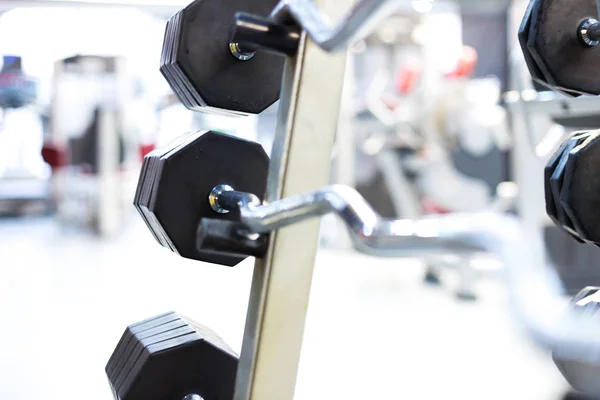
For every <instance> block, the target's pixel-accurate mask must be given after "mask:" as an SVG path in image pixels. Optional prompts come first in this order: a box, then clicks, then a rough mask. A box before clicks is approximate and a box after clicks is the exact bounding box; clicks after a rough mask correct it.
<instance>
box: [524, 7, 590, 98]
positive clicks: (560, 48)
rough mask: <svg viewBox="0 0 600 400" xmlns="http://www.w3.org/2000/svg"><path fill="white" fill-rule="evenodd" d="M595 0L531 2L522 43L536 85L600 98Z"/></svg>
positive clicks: (565, 92) (569, 93) (571, 93)
mask: <svg viewBox="0 0 600 400" xmlns="http://www.w3.org/2000/svg"><path fill="white" fill-rule="evenodd" d="M597 15H598V9H597V5H596V2H595V0H577V1H565V0H531V2H530V4H529V7H528V8H527V11H526V13H525V16H524V18H523V21H522V23H521V27H520V29H519V43H520V44H521V48H522V50H523V54H524V57H525V61H526V63H527V66H528V68H529V71H530V73H531V75H532V77H533V79H534V81H536V82H538V83H541V84H542V85H544V86H546V87H549V88H551V89H553V90H556V91H557V92H561V93H563V94H566V95H570V96H579V95H581V94H593V95H598V94H600V78H598V74H597V72H596V69H595V67H594V65H596V64H597V63H598V62H599V61H600V47H598V46H597V45H598V43H599V42H598V40H600V24H599V23H598V21H596V19H594V18H593V16H597Z"/></svg>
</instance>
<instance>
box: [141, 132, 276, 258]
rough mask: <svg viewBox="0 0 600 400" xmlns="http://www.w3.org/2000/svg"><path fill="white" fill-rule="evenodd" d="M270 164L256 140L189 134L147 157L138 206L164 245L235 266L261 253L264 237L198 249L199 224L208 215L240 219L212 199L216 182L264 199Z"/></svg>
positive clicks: (205, 133) (180, 252)
mask: <svg viewBox="0 0 600 400" xmlns="http://www.w3.org/2000/svg"><path fill="white" fill-rule="evenodd" d="M268 169H269V157H268V156H267V154H266V152H265V151H264V149H263V148H262V146H261V145H260V144H258V143H254V142H251V141H248V140H242V139H239V138H236V137H233V136H230V135H226V134H223V133H218V132H214V131H200V132H193V133H188V134H185V135H182V136H180V137H179V138H177V139H175V140H173V141H172V142H171V143H169V144H167V145H166V146H165V147H163V148H160V149H156V150H154V151H153V152H151V153H150V154H148V155H147V156H146V157H145V158H144V162H143V164H142V170H141V173H140V178H139V181H138V187H137V191H136V194H135V198H134V205H135V207H136V208H137V210H138V212H139V213H140V215H141V216H142V218H143V219H144V221H145V222H146V225H147V226H148V228H150V231H151V232H152V234H153V235H154V237H155V239H156V240H157V241H158V243H160V244H161V245H162V246H164V247H166V248H168V249H170V250H172V251H173V252H175V253H177V254H179V255H181V256H182V257H185V258H190V259H194V260H199V261H206V262H210V263H216V264H222V265H228V266H234V265H236V264H238V263H239V262H241V261H242V260H244V259H245V258H246V257H248V256H251V255H254V256H256V255H262V254H263V253H264V249H265V247H266V245H267V240H266V238H265V237H260V238H249V239H247V240H241V241H235V243H231V246H230V247H229V251H219V252H214V251H211V249H210V248H202V249H199V248H197V246H196V230H197V227H198V224H199V223H200V221H201V220H202V219H203V218H209V217H210V218H217V219H220V220H227V221H235V220H236V216H235V214H234V213H227V214H226V213H221V214H218V213H216V212H215V211H214V210H213V209H212V208H211V206H210V204H209V203H208V197H209V194H210V193H211V191H212V190H213V188H214V187H216V186H218V185H221V184H225V183H227V184H230V185H235V186H236V187H239V188H241V189H240V190H244V191H248V192H252V193H256V195H257V196H259V197H258V200H259V201H262V198H263V196H264V193H265V191H266V185H267V173H268ZM253 239H256V240H253Z"/></svg>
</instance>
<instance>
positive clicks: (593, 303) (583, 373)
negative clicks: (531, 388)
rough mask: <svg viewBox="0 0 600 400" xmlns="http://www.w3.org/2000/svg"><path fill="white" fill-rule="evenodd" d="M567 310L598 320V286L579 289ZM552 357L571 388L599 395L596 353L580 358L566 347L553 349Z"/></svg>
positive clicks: (598, 372) (599, 385)
mask: <svg viewBox="0 0 600 400" xmlns="http://www.w3.org/2000/svg"><path fill="white" fill-rule="evenodd" d="M569 311H570V312H571V313H572V314H573V315H574V316H576V317H579V318H581V319H584V320H587V321H588V322H590V323H594V321H598V322H600V314H599V313H598V312H599V311H600V288H597V287H587V288H585V289H583V290H582V291H580V292H579V293H578V294H577V295H576V296H575V297H574V298H573V299H572V300H571V302H570V304H569ZM552 358H553V360H554V362H555V364H556V366H557V367H558V369H559V370H560V372H561V373H562V374H563V376H564V377H565V379H566V380H567V381H568V382H569V384H571V386H573V388H575V389H577V390H578V391H580V392H582V393H584V394H586V395H591V396H600V380H599V379H598V377H599V376H600V357H598V355H597V354H593V353H590V354H589V357H588V358H587V359H581V358H580V357H573V355H572V354H571V353H570V351H569V349H568V348H560V349H554V350H553V352H552ZM582 398H584V397H582ZM585 398H586V399H591V398H589V397H585ZM594 398H598V397H594Z"/></svg>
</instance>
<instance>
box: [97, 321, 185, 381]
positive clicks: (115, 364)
mask: <svg viewBox="0 0 600 400" xmlns="http://www.w3.org/2000/svg"><path fill="white" fill-rule="evenodd" d="M178 318H179V317H178V316H177V314H175V313H174V312H169V313H166V314H161V315H158V316H156V317H153V318H150V319H147V320H144V321H141V322H138V323H136V324H133V325H130V326H129V327H128V328H127V329H126V330H125V332H124V333H123V336H122V337H121V340H120V341H119V344H118V345H117V347H116V349H115V351H114V353H113V355H112V357H111V358H110V360H109V361H108V364H107V365H106V374H107V376H108V379H109V380H110V381H111V383H114V380H115V379H116V374H117V371H119V370H121V369H122V368H123V365H124V364H125V362H126V361H127V358H129V354H130V353H131V345H132V338H133V337H134V335H135V334H136V333H138V332H142V331H145V330H148V329H152V328H155V327H157V326H160V325H163V324H166V323H169V322H172V321H174V320H177V319H178Z"/></svg>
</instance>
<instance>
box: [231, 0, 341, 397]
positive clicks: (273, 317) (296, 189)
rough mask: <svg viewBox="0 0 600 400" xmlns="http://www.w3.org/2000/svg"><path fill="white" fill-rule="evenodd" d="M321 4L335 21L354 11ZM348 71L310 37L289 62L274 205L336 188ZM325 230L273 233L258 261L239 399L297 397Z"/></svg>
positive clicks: (270, 195) (275, 154) (308, 226)
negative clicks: (334, 164) (333, 173)
mask: <svg viewBox="0 0 600 400" xmlns="http://www.w3.org/2000/svg"><path fill="white" fill-rule="evenodd" d="M315 3H316V4H317V5H318V6H320V7H322V9H323V10H324V11H325V12H329V13H335V12H336V11H337V12H338V13H339V12H340V9H342V10H344V9H345V6H346V5H349V4H350V2H349V1H348V0H344V1H343V2H342V1H337V2H335V4H334V2H331V1H325V0H318V1H316V2H315ZM341 3H346V4H341ZM345 63H346V55H345V53H343V52H342V53H326V52H325V51H323V50H322V49H320V48H319V47H318V46H317V45H316V44H315V43H314V42H313V41H312V40H310V39H309V38H307V37H306V34H304V35H303V37H302V38H301V41H300V45H299V49H298V53H297V54H296V56H295V57H292V58H289V59H288V60H287V61H286V65H285V69H284V75H283V87H282V92H281V100H280V106H279V109H280V111H279V115H278V119H277V128H276V132H275V140H274V145H273V151H272V155H271V160H272V161H271V167H270V169H269V176H268V181H267V182H268V183H267V194H266V200H267V202H269V201H273V200H277V199H281V198H283V197H288V196H291V195H294V194H298V193H304V192H309V191H313V190H316V189H318V188H319V187H321V186H323V185H326V184H327V183H328V181H329V169H330V164H331V152H332V149H333V143H334V138H335V132H336V128H337V121H338V117H339V107H340V101H341V93H342V86H343V79H344V71H345ZM324 88H326V90H323V89H324ZM319 226H320V225H319V221H318V220H313V221H308V222H304V223H302V224H297V225H294V226H290V227H287V228H285V229H281V230H278V231H276V232H273V233H272V234H271V240H270V246H269V250H268V253H267V256H266V257H265V258H264V259H257V261H256V264H255V268H254V277H253V279H252V288H251V294H250V303H249V307H248V316H247V319H246V328H245V333H244V339H243V345H242V352H241V357H240V364H239V368H238V375H237V382H236V390H235V392H236V395H235V398H236V399H292V398H293V396H294V388H295V383H296V375H297V369H298V362H299V359H300V350H301V346H302V338H303V333H304V323H305V319H306V313H307V307H308V299H309V293H310V287H311V281H312V274H313V266H314V262H315V256H316V251H317V244H318V236H319Z"/></svg>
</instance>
